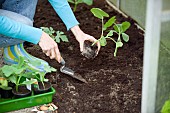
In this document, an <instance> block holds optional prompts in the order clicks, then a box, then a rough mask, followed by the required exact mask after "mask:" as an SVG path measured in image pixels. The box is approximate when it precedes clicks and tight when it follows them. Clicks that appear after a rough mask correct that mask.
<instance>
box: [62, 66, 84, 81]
mask: <svg viewBox="0 0 170 113" xmlns="http://www.w3.org/2000/svg"><path fill="white" fill-rule="evenodd" d="M60 71H61V72H62V73H64V74H67V75H70V76H71V77H73V78H75V79H77V80H79V81H82V82H84V83H87V81H86V80H85V79H84V78H83V77H82V76H81V75H79V74H75V73H74V71H73V70H71V69H70V68H68V67H65V66H61V68H60Z"/></svg>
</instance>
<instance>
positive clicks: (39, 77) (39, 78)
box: [33, 66, 57, 89]
mask: <svg viewBox="0 0 170 113" xmlns="http://www.w3.org/2000/svg"><path fill="white" fill-rule="evenodd" d="M44 69H45V71H43V72H39V71H36V72H34V73H33V76H34V77H35V79H37V81H40V82H41V83H42V85H43V88H44V89H45V85H44V82H48V79H46V78H45V75H46V74H47V73H51V72H56V71H57V70H56V69H55V68H53V67H50V66H46V67H45V68H44ZM38 89H39V86H38Z"/></svg>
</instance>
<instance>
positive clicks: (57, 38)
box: [55, 35, 60, 43]
mask: <svg viewBox="0 0 170 113" xmlns="http://www.w3.org/2000/svg"><path fill="white" fill-rule="evenodd" d="M55 42H57V43H60V37H59V36H58V35H57V36H55Z"/></svg>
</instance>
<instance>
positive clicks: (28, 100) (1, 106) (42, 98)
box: [0, 87, 55, 113]
mask: <svg viewBox="0 0 170 113" xmlns="http://www.w3.org/2000/svg"><path fill="white" fill-rule="evenodd" d="M54 93H55V89H54V88H53V87H52V88H51V91H50V92H47V93H43V94H38V95H32V96H29V97H24V98H18V99H0V113H4V112H8V111H14V110H19V109H23V108H28V107H33V106H37V105H41V104H46V103H50V102H52V98H53V95H54Z"/></svg>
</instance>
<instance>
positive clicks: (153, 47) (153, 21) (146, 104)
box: [141, 0, 162, 113]
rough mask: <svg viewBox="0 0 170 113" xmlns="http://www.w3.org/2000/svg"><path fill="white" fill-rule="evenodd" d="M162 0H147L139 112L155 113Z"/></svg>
mask: <svg viewBox="0 0 170 113" xmlns="http://www.w3.org/2000/svg"><path fill="white" fill-rule="evenodd" d="M161 11H162V0H147V15H146V29H145V43H144V64H143V65H144V66H143V81H142V108H141V113H155V102H156V88H157V74H158V72H157V69H158V58H159V46H160V34H161Z"/></svg>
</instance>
